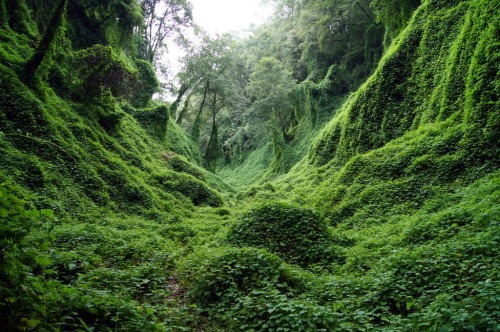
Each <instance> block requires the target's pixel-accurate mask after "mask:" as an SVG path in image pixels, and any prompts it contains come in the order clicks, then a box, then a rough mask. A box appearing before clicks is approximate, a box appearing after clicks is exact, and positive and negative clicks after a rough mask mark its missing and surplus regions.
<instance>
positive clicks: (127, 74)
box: [74, 45, 138, 99]
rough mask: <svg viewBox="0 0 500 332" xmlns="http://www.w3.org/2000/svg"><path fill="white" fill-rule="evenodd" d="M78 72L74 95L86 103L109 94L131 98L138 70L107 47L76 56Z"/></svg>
mask: <svg viewBox="0 0 500 332" xmlns="http://www.w3.org/2000/svg"><path fill="white" fill-rule="evenodd" d="M74 64H75V69H76V70H77V72H78V79H79V82H78V84H77V87H76V88H77V91H76V93H77V95H76V96H75V97H77V98H80V99H81V98H82V97H83V99H88V98H93V97H97V96H99V95H100V94H101V93H102V92H103V91H106V90H108V89H109V90H111V92H112V94H113V96H115V97H125V96H129V95H133V92H134V88H135V87H136V86H137V84H138V79H137V70H136V69H135V68H134V67H133V66H132V65H131V64H130V63H128V61H127V60H126V59H125V57H124V56H121V55H119V54H118V53H117V52H116V50H114V49H113V48H112V47H110V46H103V45H94V46H92V47H90V48H88V49H84V50H81V51H78V52H76V53H75V56H74Z"/></svg>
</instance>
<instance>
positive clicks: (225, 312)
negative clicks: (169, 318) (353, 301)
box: [188, 248, 335, 331]
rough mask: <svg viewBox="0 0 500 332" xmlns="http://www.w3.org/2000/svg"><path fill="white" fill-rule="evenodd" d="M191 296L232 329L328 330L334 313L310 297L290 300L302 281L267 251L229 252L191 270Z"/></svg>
mask: <svg viewBox="0 0 500 332" xmlns="http://www.w3.org/2000/svg"><path fill="white" fill-rule="evenodd" d="M192 268H193V269H194V270H195V271H194V272H191V276H190V278H192V279H191V284H190V288H189V291H188V296H189V298H190V299H191V300H192V301H193V302H194V303H196V305H197V306H198V307H199V309H201V310H203V311H206V312H207V313H208V314H209V317H210V318H211V319H214V320H217V321H221V322H222V324H223V325H226V326H227V327H228V328H229V330H231V331H328V330H329V328H331V327H332V326H333V324H334V322H335V319H334V318H333V316H332V312H331V311H329V310H328V309H326V308H322V307H319V306H318V305H317V304H316V303H314V302H313V301H311V300H309V299H306V298H304V299H292V298H293V297H294V296H297V295H300V294H301V293H302V292H303V291H304V286H305V285H304V281H303V280H301V278H300V277H299V275H298V274H297V273H296V272H294V271H293V270H291V269H290V268H289V267H288V266H286V265H285V264H284V263H283V261H281V260H280V259H279V258H278V257H276V256H274V255H271V254H269V253H267V252H266V251H262V250H257V249H252V248H242V249H227V250H226V251H225V252H224V253H223V254H221V255H218V256H215V257H212V258H211V259H210V260H209V261H207V262H206V263H205V264H203V265H202V266H196V267H195V266H193V267H192Z"/></svg>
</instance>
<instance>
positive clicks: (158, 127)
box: [121, 104, 168, 140]
mask: <svg viewBox="0 0 500 332" xmlns="http://www.w3.org/2000/svg"><path fill="white" fill-rule="evenodd" d="M121 107H122V109H123V110H124V111H125V112H127V113H129V114H130V115H132V116H133V117H134V118H135V119H136V120H137V122H139V124H140V125H141V126H142V127H143V128H144V129H145V130H146V131H147V132H148V133H149V134H150V135H151V136H152V137H155V138H158V139H160V140H162V139H163V138H165V135H166V133H167V124H168V108H167V106H165V105H158V106H155V107H151V108H134V107H132V106H130V105H127V104H123V105H121Z"/></svg>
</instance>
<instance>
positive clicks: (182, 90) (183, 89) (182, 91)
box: [170, 84, 189, 119]
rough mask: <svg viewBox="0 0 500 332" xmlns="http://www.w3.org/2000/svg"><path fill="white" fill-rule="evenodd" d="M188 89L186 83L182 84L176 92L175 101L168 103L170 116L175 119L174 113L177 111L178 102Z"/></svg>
mask: <svg viewBox="0 0 500 332" xmlns="http://www.w3.org/2000/svg"><path fill="white" fill-rule="evenodd" d="M188 89H189V86H188V85H187V84H182V85H181V87H180V89H179V92H178V93H177V98H176V99H175V101H174V102H173V103H172V105H170V116H171V117H172V119H175V114H176V113H177V108H178V107H179V103H180V102H181V99H182V96H184V94H185V93H186V91H187V90H188Z"/></svg>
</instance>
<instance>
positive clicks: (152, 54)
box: [140, 0, 193, 63]
mask: <svg viewBox="0 0 500 332" xmlns="http://www.w3.org/2000/svg"><path fill="white" fill-rule="evenodd" d="M141 6H142V12H143V15H144V26H143V31H142V35H143V38H144V43H145V44H144V46H143V47H142V49H141V54H140V55H141V57H142V58H144V59H145V60H148V61H149V62H151V63H154V61H155V60H156V56H157V55H158V51H159V49H161V48H162V47H164V46H165V43H166V41H167V38H168V37H170V36H172V35H174V34H179V33H180V32H181V31H182V29H183V28H185V27H189V26H191V24H192V20H193V16H192V12H191V5H190V4H189V3H188V2H187V1H186V0H142V1H141Z"/></svg>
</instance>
